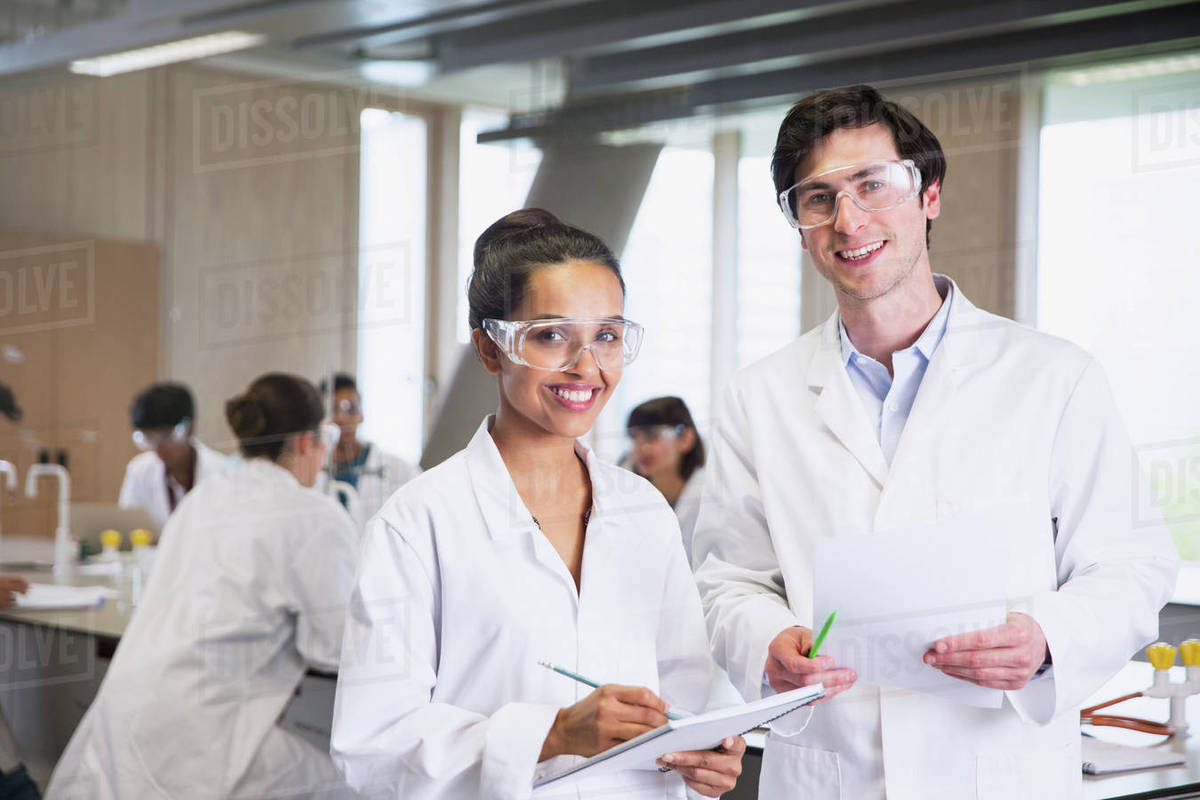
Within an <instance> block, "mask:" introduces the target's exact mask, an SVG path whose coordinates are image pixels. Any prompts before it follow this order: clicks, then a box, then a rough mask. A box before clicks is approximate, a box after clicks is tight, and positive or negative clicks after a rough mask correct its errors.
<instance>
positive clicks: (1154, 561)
mask: <svg viewBox="0 0 1200 800" xmlns="http://www.w3.org/2000/svg"><path fill="white" fill-rule="evenodd" d="M906 158H907V159H911V161H909V162H907V163H906V162H905V161H904V159H906ZM944 170H945V162H944V158H943V156H942V154H941V148H940V145H938V143H937V140H936V138H935V137H934V136H933V134H932V133H931V132H929V131H928V129H926V128H925V127H924V126H923V125H922V124H921V123H920V122H919V121H918V120H917V119H916V118H915V117H913V116H912V115H911V114H909V113H908V112H906V111H904V110H903V109H901V108H899V107H898V106H896V105H894V104H892V103H889V102H887V101H885V100H883V99H882V98H881V97H880V96H879V95H878V93H877V92H875V91H874V90H873V89H870V88H869V87H853V88H850V89H845V90H838V91H830V92H821V93H818V94H816V95H813V96H810V97H809V98H807V99H805V100H802V101H800V102H799V103H797V104H796V106H794V107H793V109H792V111H791V112H789V114H788V116H787V118H786V119H785V120H784V123H783V125H782V126H781V128H780V133H779V138H778V141H777V147H776V150H775V159H774V162H773V171H774V173H775V183H776V188H777V190H778V191H779V192H780V193H781V195H782V196H783V198H784V199H783V200H782V201H781V205H782V206H783V207H784V208H785V213H786V214H788V216H789V218H790V220H791V221H792V222H793V224H794V225H796V226H797V227H799V228H800V229H801V232H802V237H803V238H802V241H803V245H804V247H805V248H806V249H807V251H808V252H809V254H810V255H811V257H812V261H813V264H814V265H815V266H816V268H817V270H818V271H819V272H820V273H821V274H822V275H823V276H824V277H825V278H826V279H828V280H829V281H830V282H831V283H832V284H833V286H834V288H835V290H836V296H837V302H838V311H837V312H836V313H835V314H834V315H833V316H832V317H830V318H829V320H828V321H827V322H826V323H825V324H824V325H822V326H820V327H818V328H817V329H815V330H813V331H810V332H808V333H807V334H805V335H804V336H802V337H801V338H800V339H799V340H798V341H796V342H794V343H793V344H791V345H789V346H787V347H785V348H784V349H783V350H781V351H779V352H778V353H776V354H774V355H772V356H768V357H767V358H766V359H764V360H763V361H761V362H759V363H757V364H754V365H751V366H749V367H747V368H746V369H745V370H743V371H741V372H740V373H739V374H738V375H736V376H735V378H734V379H733V382H732V385H731V387H730V389H729V391H728V393H727V395H726V398H725V401H724V404H723V407H722V409H721V410H720V412H719V414H718V416H717V419H716V424H715V426H714V430H713V432H712V434H711V436H710V438H709V445H710V460H709V465H710V466H709V478H708V482H707V483H706V486H705V493H704V499H703V503H702V508H701V513H700V520H699V522H698V524H697V527H696V533H695V539H694V544H695V552H694V557H695V559H696V561H697V564H698V567H697V581H698V583H699V585H700V590H701V595H702V597H703V601H704V606H705V612H706V615H707V619H708V624H709V632H710V637H711V639H712V642H713V646H714V650H715V653H716V657H717V659H718V661H720V662H721V663H722V664H724V665H725V666H726V667H727V668H728V670H729V673H730V675H731V676H732V677H733V679H734V682H735V683H736V684H737V685H738V686H739V688H740V689H741V690H742V692H743V693H744V694H745V695H746V696H747V697H748V698H756V697H759V696H760V695H762V694H763V693H765V692H770V691H779V690H783V689H786V688H789V687H791V686H796V685H803V684H806V683H811V682H815V681H818V680H819V681H822V682H824V683H825V684H826V685H827V686H829V687H832V688H833V690H834V692H835V693H839V692H840V694H837V696H835V697H832V699H830V700H828V701H827V702H825V703H824V704H823V705H820V706H818V707H816V708H814V709H812V710H811V712H810V714H809V715H807V716H806V717H800V716H799V715H798V718H797V719H796V720H794V721H793V722H792V723H789V724H788V725H786V726H778V727H776V728H774V729H773V731H772V733H771V735H770V736H769V737H768V741H767V746H766V750H765V752H764V757H763V765H762V773H761V783H760V792H759V796H760V797H762V798H764V800H774V799H775V798H779V797H804V798H806V800H829V799H830V798H839V797H840V798H855V800H871V799H872V798H883V797H887V798H889V800H909V799H910V798H929V797H939V798H942V797H944V798H956V799H957V798H1006V800H1007V799H1009V798H1014V797H1046V798H1050V797H1053V798H1072V797H1075V798H1077V797H1080V796H1081V794H1082V781H1081V772H1080V755H1079V751H1080V741H1079V739H1080V737H1079V716H1078V713H1077V712H1078V707H1079V705H1080V704H1081V702H1082V701H1083V700H1084V699H1085V698H1087V697H1088V696H1089V694H1090V693H1092V692H1093V691H1095V690H1096V689H1098V688H1099V687H1100V686H1101V685H1102V684H1103V683H1104V682H1105V681H1106V680H1107V679H1108V678H1110V677H1111V676H1112V675H1113V674H1115V673H1116V672H1117V670H1118V669H1120V667H1121V666H1122V665H1123V664H1125V663H1126V662H1127V661H1128V659H1129V658H1130V656H1131V655H1132V654H1133V653H1134V652H1135V651H1136V650H1137V649H1138V648H1139V647H1141V646H1143V645H1145V644H1147V643H1148V642H1150V641H1153V637H1154V635H1155V632H1156V626H1157V612H1158V610H1159V609H1160V607H1161V606H1162V605H1163V603H1164V602H1165V601H1166V600H1167V599H1168V598H1169V596H1170V592H1171V590H1172V587H1173V585H1174V578H1175V574H1176V570H1177V568H1178V567H1177V556H1176V554H1175V551H1174V548H1173V547H1172V544H1171V541H1170V539H1169V537H1168V535H1167V534H1166V532H1165V530H1164V529H1163V528H1162V527H1161V526H1158V527H1155V526H1150V527H1139V528H1137V529H1134V527H1133V520H1134V511H1133V509H1132V508H1131V498H1132V496H1133V490H1134V488H1135V485H1136V481H1137V480H1138V478H1137V476H1136V475H1135V466H1134V465H1135V463H1136V462H1135V459H1134V458H1133V452H1132V448H1131V445H1130V442H1129V439H1128V436H1127V435H1126V433H1125V431H1124V428H1123V426H1122V424H1121V421H1120V419H1119V415H1118V413H1117V410H1116V407H1115V404H1114V402H1113V398H1112V395H1111V392H1110V390H1109V389H1108V386H1107V385H1106V383H1105V380H1104V377H1103V374H1102V372H1101V370H1100V367H1099V365H1098V364H1096V362H1095V361H1094V360H1093V359H1092V358H1090V357H1089V356H1088V355H1087V354H1086V353H1084V352H1083V351H1082V350H1080V349H1079V348H1078V347H1076V346H1074V345H1072V344H1070V343H1067V342H1065V341H1062V340H1059V339H1055V338H1053V337H1050V336H1047V335H1044V334H1041V333H1038V332H1036V331H1033V330H1030V329H1028V328H1025V327H1023V326H1020V325H1018V324H1016V323H1014V322H1012V321H1010V320H1006V319H1003V318H1000V317H997V316H995V315H992V314H989V313H987V312H985V311H982V310H980V309H978V308H976V307H975V306H973V305H972V304H971V302H970V301H969V300H968V299H967V298H966V297H965V296H964V295H963V294H962V292H961V291H960V290H959V289H958V288H957V286H955V285H954V284H953V282H952V281H950V280H949V279H947V278H945V277H943V276H935V275H933V273H932V270H931V267H930V263H929V255H928V242H927V236H928V224H927V223H928V222H929V221H931V220H932V219H933V218H934V217H936V216H937V215H938V212H939V210H940V200H941V195H940V190H941V181H942V176H943V175H944ZM793 184H797V186H795V187H793ZM789 187H791V188H790V189H789ZM918 195H919V196H918ZM1002 507H1008V508H1017V507H1020V508H1023V509H1025V510H1026V512H1025V513H1026V514H1028V516H1027V517H1025V518H1026V519H1027V520H1028V523H1027V525H1026V526H1023V527H1022V528H1021V529H1019V530H1014V531H1013V532H1012V541H1011V542H1010V544H1009V549H1010V552H1011V555H1010V558H1012V559H1013V562H1012V564H1011V565H1010V570H1009V573H1008V575H1007V580H1006V583H1007V589H1008V594H1009V597H1010V598H1011V600H1010V607H1009V612H1010V613H1009V615H1008V622H1007V623H1006V624H1005V625H1003V626H1000V627H998V628H994V629H990V630H987V631H976V632H971V633H965V634H960V635H957V636H949V637H946V638H944V639H939V640H938V641H937V642H935V643H934V645H935V646H934V648H933V649H932V650H931V651H930V652H927V653H926V654H925V656H924V661H925V663H926V664H927V665H929V667H930V668H937V669H940V670H941V671H943V672H944V673H945V674H947V675H951V676H954V677H957V678H960V679H962V680H964V681H969V682H971V683H974V684H977V685H980V686H985V687H989V688H995V689H1001V690H1004V691H1005V696H1004V700H1003V705H1002V707H1000V708H998V709H981V708H975V707H970V706H966V705H962V704H958V703H955V702H953V701H952V700H950V699H946V698H943V697H937V696H933V695H926V694H919V693H915V692H911V691H906V690H900V689H891V688H889V689H885V690H880V689H878V688H875V687H865V686H856V687H854V688H852V689H849V691H847V687H848V686H850V684H851V683H852V681H853V679H854V677H855V676H854V673H853V670H852V669H850V667H852V666H853V665H845V666H843V667H838V666H837V665H835V664H833V663H832V662H831V660H830V659H829V657H828V656H819V657H817V658H816V659H809V658H807V653H808V651H809V647H810V643H811V640H812V627H813V624H814V622H817V624H820V620H814V619H813V608H812V591H813V580H814V575H813V543H814V541H815V540H816V539H818V538H820V537H829V536H837V535H839V534H840V533H848V534H855V533H867V532H871V531H884V530H887V529H895V528H900V527H909V526H918V525H921V524H925V523H931V522H934V521H936V520H949V519H954V518H956V517H960V516H965V515H970V514H973V513H980V512H986V511H988V510H989V509H996V508H1002ZM970 533H971V532H970V531H969V530H964V531H963V535H964V536H969V535H970ZM930 556H931V560H933V561H936V554H930ZM846 568H847V569H852V568H853V567H852V565H847V567H846ZM864 588H866V587H864ZM805 719H808V724H807V727H805V726H804V725H803V722H804V721H805Z"/></svg>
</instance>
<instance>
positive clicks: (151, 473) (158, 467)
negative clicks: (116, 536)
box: [117, 437, 229, 533]
mask: <svg viewBox="0 0 1200 800" xmlns="http://www.w3.org/2000/svg"><path fill="white" fill-rule="evenodd" d="M191 445H192V447H194V448H195V449H196V476H195V480H194V481H193V484H192V487H193V488H195V487H196V486H199V485H200V483H201V481H203V480H205V479H206V478H211V477H212V476H213V475H216V474H217V473H218V472H220V471H221V470H222V469H224V468H225V466H226V464H228V463H229V457H228V456H226V455H223V454H221V453H218V452H217V451H216V450H213V449H212V448H211V447H209V446H207V445H205V444H204V443H203V442H201V441H200V440H199V439H196V438H194V437H193V438H192V440H191ZM167 492H171V494H172V496H173V502H172V498H169V497H168V496H167ZM185 494H186V492H184V490H183V487H181V486H180V485H179V484H177V483H175V482H174V481H170V485H169V487H168V480H167V467H166V465H165V464H163V461H162V459H161V458H159V457H158V454H157V453H154V452H146V453H138V454H137V455H136V456H134V457H133V458H131V459H129V463H128V464H126V465H125V478H124V480H122V481H121V494H120V496H119V498H118V500H117V503H118V505H120V506H121V508H137V507H139V506H140V507H141V508H144V509H146V511H148V512H150V517H151V518H152V519H153V520H154V524H155V525H157V526H158V530H159V532H160V533H161V532H162V529H163V526H164V525H166V524H167V518H168V517H170V516H171V508H172V506H174V507H176V508H178V506H179V503H180V502H181V501H182V500H183V497H184V495H185Z"/></svg>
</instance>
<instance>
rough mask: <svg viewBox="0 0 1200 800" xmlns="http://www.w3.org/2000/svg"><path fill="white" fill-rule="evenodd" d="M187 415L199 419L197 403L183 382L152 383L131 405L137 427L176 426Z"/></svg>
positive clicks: (130, 416)
mask: <svg viewBox="0 0 1200 800" xmlns="http://www.w3.org/2000/svg"><path fill="white" fill-rule="evenodd" d="M185 419H190V420H193V421H194V420H195V419H196V404H195V402H194V401H193V400H192V393H191V392H190V391H188V388H187V387H186V386H184V385H183V384H182V383H152V384H150V385H149V386H147V387H146V388H145V389H143V390H142V391H140V392H138V395H137V397H135V398H133V405H132V406H130V407H129V422H130V424H131V425H132V426H133V427H134V429H136V430H148V429H150V428H173V427H175V426H176V425H178V424H179V423H181V422H183V421H184V420H185Z"/></svg>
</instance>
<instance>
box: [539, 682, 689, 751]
mask: <svg viewBox="0 0 1200 800" xmlns="http://www.w3.org/2000/svg"><path fill="white" fill-rule="evenodd" d="M666 713H667V704H666V702H664V701H663V700H662V699H661V698H659V697H658V695H656V694H654V692H652V691H650V690H649V689H647V688H645V687H644V686H618V685H616V684H612V683H610V684H606V685H604V686H601V687H600V688H599V689H596V690H595V691H593V692H592V693H591V694H589V695H588V696H587V697H585V698H583V699H582V700H580V701H579V702H578V703H576V704H575V705H573V706H567V707H566V708H562V709H559V711H558V715H557V716H556V717H555V719H554V725H552V726H551V728H550V732H549V733H547V734H546V741H545V742H544V743H543V744H542V752H541V755H539V756H538V761H545V760H546V759H547V758H552V757H553V756H560V755H565V754H570V755H579V756H589V757H590V756H594V755H596V754H597V753H603V752H604V751H605V750H607V749H608V748H610V747H613V746H614V745H618V744H620V743H621V742H624V741H626V740H628V739H632V738H634V737H635V736H641V735H642V734H643V733H645V732H646V731H650V730H654V729H655V728H657V727H660V726H662V725H666V724H667V717H666Z"/></svg>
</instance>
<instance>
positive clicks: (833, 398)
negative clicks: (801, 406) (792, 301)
mask: <svg viewBox="0 0 1200 800" xmlns="http://www.w3.org/2000/svg"><path fill="white" fill-rule="evenodd" d="M808 375H809V378H808V386H809V389H810V390H813V391H816V392H818V393H819V397H817V401H816V404H815V406H814V407H815V409H816V412H817V415H818V416H819V417H820V418H821V421H822V422H824V423H825V426H826V427H827V428H829V430H830V431H831V432H832V433H833V435H834V436H836V437H837V438H838V440H839V441H840V442H841V443H842V445H843V446H844V447H845V448H846V449H847V450H849V451H850V453H851V454H852V455H853V456H854V457H855V458H856V459H858V462H859V463H860V464H862V466H863V468H864V469H865V470H866V471H867V472H868V473H869V474H870V476H871V477H872V478H873V479H874V480H875V482H876V483H877V484H878V485H879V486H880V487H882V486H883V484H884V482H885V481H886V480H887V476H888V465H887V460H886V459H884V457H883V450H881V449H880V447H879V442H878V441H877V440H876V439H875V433H874V431H873V430H872V426H871V422H870V420H868V419H867V412H866V410H865V409H863V407H862V400H860V399H859V397H858V395H857V393H856V392H855V391H854V386H853V384H851V383H850V376H849V375H847V374H846V368H845V365H844V364H843V363H842V348H841V343H840V339H839V337H838V315H837V312H834V314H833V316H831V317H830V318H829V319H828V320H827V321H826V322H825V327H824V328H823V329H822V331H821V345H820V347H818V348H817V352H816V353H815V354H814V355H813V360H812V364H811V365H810V367H809V370H808Z"/></svg>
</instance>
